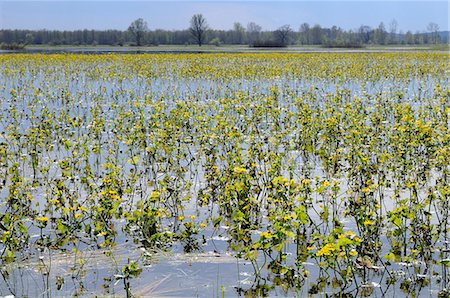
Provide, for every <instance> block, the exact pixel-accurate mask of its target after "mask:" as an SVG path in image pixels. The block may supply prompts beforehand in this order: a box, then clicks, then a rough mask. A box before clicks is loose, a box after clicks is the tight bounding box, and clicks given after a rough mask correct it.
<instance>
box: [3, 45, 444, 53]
mask: <svg viewBox="0 0 450 298" xmlns="http://www.w3.org/2000/svg"><path fill="white" fill-rule="evenodd" d="M449 50H450V47H449V45H423V46H420V45H386V46H379V45H374V46H365V47H363V48H348V49H347V48H327V47H322V46H309V45H308V46H297V45H294V46H289V47H286V48H252V47H249V46H246V45H222V46H214V45H203V46H201V47H199V46H197V45H186V46H185V45H159V46H143V47H130V46H123V47H120V46H102V45H97V46H48V45H42V46H40V45H30V46H28V47H26V49H25V50H24V51H25V52H40V51H43V52H47V51H48V52H77V53H81V52H86V53H95V52H117V53H135V52H147V53H152V52H153V53H158V52H168V53H170V52H174V53H183V52H186V53H258V52H292V53H296V52H298V53H303V52H306V53H308V52H336V53H339V52H409V51H449ZM2 52H8V51H0V53H2ZM17 52H21V51H17Z"/></svg>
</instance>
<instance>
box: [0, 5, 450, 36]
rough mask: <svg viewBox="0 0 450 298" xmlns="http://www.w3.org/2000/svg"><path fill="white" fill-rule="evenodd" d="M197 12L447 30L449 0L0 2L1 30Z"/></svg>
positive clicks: (155, 20) (99, 24)
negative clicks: (434, 26)
mask: <svg viewBox="0 0 450 298" xmlns="http://www.w3.org/2000/svg"><path fill="white" fill-rule="evenodd" d="M195 13H202V14H203V15H204V16H205V17H206V19H207V21H208V24H209V25H210V27H212V28H214V29H230V28H232V26H233V23H234V22H236V21H239V22H241V23H242V24H243V25H244V26H246V24H247V23H248V22H255V23H257V24H259V25H261V26H262V27H263V29H264V30H272V29H276V28H277V27H279V26H282V25H284V24H290V25H291V27H292V28H293V29H294V30H298V28H299V26H300V24H302V23H304V22H307V23H309V24H310V25H314V24H320V25H322V26H323V27H331V26H332V25H336V26H339V27H342V28H344V29H356V28H358V27H359V26H360V25H363V24H364V25H368V26H371V27H377V26H378V25H379V23H380V22H384V24H385V26H386V29H387V30H389V23H390V22H391V20H392V19H394V18H395V19H396V20H397V22H398V28H399V30H402V31H403V32H406V31H407V30H411V31H413V32H415V31H425V30H426V27H427V25H428V24H429V22H435V23H437V24H438V25H439V27H440V29H441V30H448V28H449V3H448V1H406V0H400V1H367V0H359V1H336V0H333V1H255V0H253V1H237V0H234V1H188V0H182V1H123V0H122V1H114V0H113V1H111V0H109V1H36V0H35V1H21V0H19V1H17V0H16V1H3V0H0V28H3V29H7V28H8V29H60V30H73V29H85V28H87V29H120V30H126V29H127V27H128V25H129V24H130V23H131V22H132V21H133V20H135V19H137V18H139V17H142V18H144V19H145V20H146V21H147V22H148V24H149V27H150V29H156V28H161V29H185V28H187V27H188V25H189V20H190V18H191V16H192V15H193V14H195Z"/></svg>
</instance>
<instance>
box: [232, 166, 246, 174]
mask: <svg viewBox="0 0 450 298" xmlns="http://www.w3.org/2000/svg"><path fill="white" fill-rule="evenodd" d="M233 171H234V172H235V173H236V174H244V173H247V170H246V169H245V168H242V167H235V168H234V169H233Z"/></svg>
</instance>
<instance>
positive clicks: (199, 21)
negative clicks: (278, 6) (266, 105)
mask: <svg viewBox="0 0 450 298" xmlns="http://www.w3.org/2000/svg"><path fill="white" fill-rule="evenodd" d="M426 29H427V30H426V32H415V33H413V32H411V31H407V32H406V33H402V32H398V23H397V21H396V20H392V21H391V22H390V23H389V24H388V26H386V25H385V24H384V23H383V22H381V23H380V24H379V25H378V27H376V28H372V27H370V26H366V25H361V26H360V27H359V28H358V29H356V30H344V29H342V28H340V27H337V26H332V27H331V28H324V27H322V26H320V25H318V24H316V25H314V26H311V25H310V24H308V23H303V24H301V25H300V27H299V28H298V30H294V29H293V28H292V27H291V26H290V25H284V26H281V27H279V28H278V29H277V30H274V31H268V30H263V29H262V27H261V26H260V25H258V24H256V23H254V22H250V23H248V24H247V26H245V27H244V25H243V24H241V23H239V22H235V23H234V25H233V28H232V29H229V30H217V29H213V28H210V26H209V25H208V23H207V21H206V18H205V17H204V16H203V15H201V14H196V15H194V16H193V17H192V19H191V21H190V24H189V28H187V29H184V30H163V29H156V30H149V29H148V25H147V22H146V21H145V20H143V19H142V18H140V19H137V20H135V21H133V22H132V23H131V24H130V26H129V27H128V29H127V30H87V29H85V30H73V31H66V30H65V31H61V30H12V29H2V30H0V43H1V44H2V45H3V48H5V45H6V46H8V45H9V46H12V45H22V46H25V45H27V44H35V45H114V46H123V45H130V46H143V45H160V44H173V45H188V44H198V45H199V46H201V45H203V44H214V45H217V46H219V45H221V44H230V45H232V44H238V45H239V44H240V45H244V44H246V45H250V46H254V47H271V46H273V47H279V46H287V45H291V44H299V45H325V46H330V47H358V46H362V45H368V44H379V45H384V44H438V43H447V42H448V41H449V38H448V32H447V34H443V32H440V31H439V26H438V25H437V24H435V23H432V22H431V23H430V24H429V25H428V26H427V28H426Z"/></svg>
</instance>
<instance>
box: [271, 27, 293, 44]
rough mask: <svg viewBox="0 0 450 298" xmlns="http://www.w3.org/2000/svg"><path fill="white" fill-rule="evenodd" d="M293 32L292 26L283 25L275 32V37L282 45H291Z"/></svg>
mask: <svg viewBox="0 0 450 298" xmlns="http://www.w3.org/2000/svg"><path fill="white" fill-rule="evenodd" d="M291 32H292V29H291V26H289V25H283V26H281V27H280V28H278V29H277V30H276V31H275V35H276V37H277V39H278V41H279V42H280V44H282V45H287V44H288V43H289V38H290V35H291Z"/></svg>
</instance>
